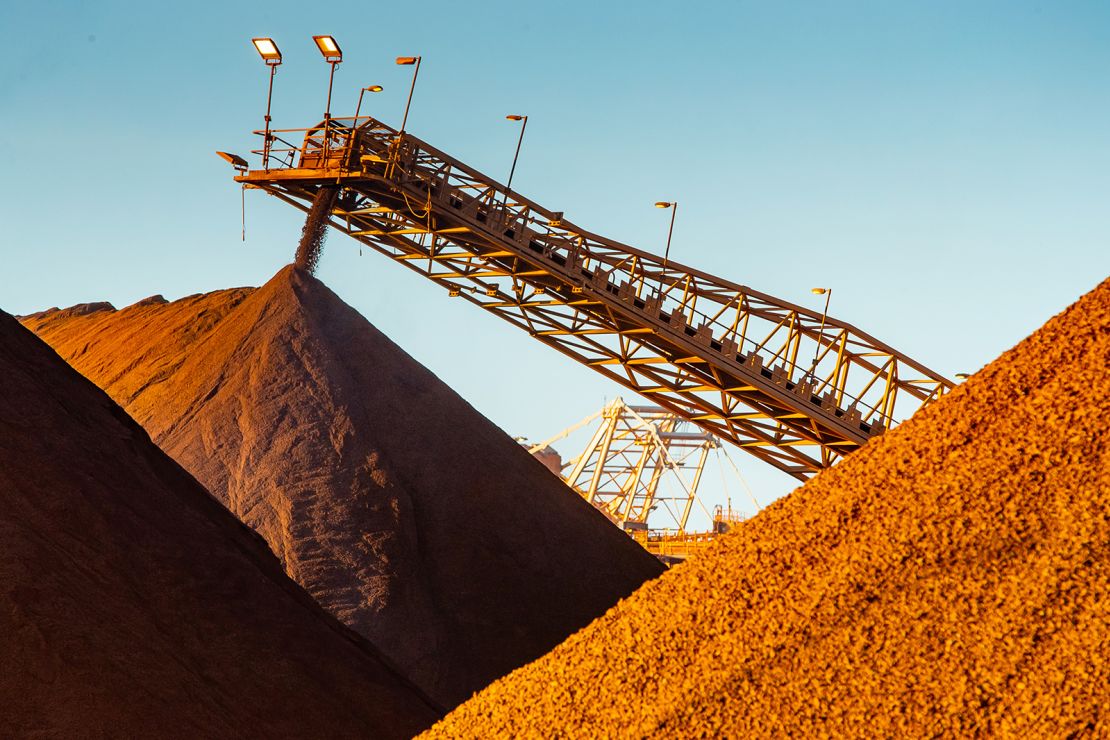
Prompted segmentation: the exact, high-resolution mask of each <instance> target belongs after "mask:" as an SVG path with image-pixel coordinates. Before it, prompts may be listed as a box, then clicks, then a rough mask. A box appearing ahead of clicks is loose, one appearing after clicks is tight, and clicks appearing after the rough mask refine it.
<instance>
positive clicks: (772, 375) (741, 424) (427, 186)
mask: <svg viewBox="0 0 1110 740" xmlns="http://www.w3.org/2000/svg"><path fill="white" fill-rule="evenodd" d="M274 133H276V135H277V136H279V137H282V136H284V137H286V138H278V139H277V140H276V143H275V145H274V146H270V147H268V151H267V152H266V158H265V159H264V161H263V166H262V168H261V169H257V170H253V171H250V172H246V173H244V174H242V175H241V176H239V177H237V178H236V180H237V181H239V182H242V183H244V184H245V185H246V186H248V187H256V188H261V189H263V190H265V191H267V192H268V193H270V194H272V195H274V196H276V197H278V198H280V199H282V200H284V201H286V202H287V203H290V204H291V205H294V206H296V207H298V208H300V209H302V210H306V211H307V209H308V208H309V205H310V204H311V202H312V199H313V196H314V195H315V193H316V191H317V189H318V188H319V187H320V186H321V185H324V184H333V185H339V186H340V188H341V194H340V196H339V198H338V200H337V202H336V205H335V208H334V210H333V212H332V216H331V225H332V226H333V227H335V228H336V229H339V230H340V231H343V232H345V233H347V234H349V235H350V236H352V237H353V238H355V239H357V240H359V241H360V242H362V243H363V244H365V245H366V246H368V247H370V248H372V249H374V250H376V251H378V252H380V253H381V254H383V255H385V256H386V257H389V258H390V259H392V260H394V261H396V262H399V263H400V264H402V265H404V266H406V267H408V268H409V269H411V270H414V271H416V272H419V273H420V274H422V275H424V276H425V277H427V278H429V279H431V280H433V281H435V282H436V283H438V284H440V285H441V286H443V288H444V289H445V290H446V291H448V293H449V294H450V295H451V296H457V297H460V298H462V299H463V300H466V301H468V302H470V303H473V304H475V305H477V306H479V307H481V308H483V309H485V310H486V311H489V312H490V313H493V314H495V315H496V316H499V317H500V318H502V319H504V320H506V321H508V322H510V323H512V324H513V325H515V326H517V327H519V328H520V329H521V330H523V331H526V332H528V333H529V334H530V335H531V336H533V337H535V338H536V339H537V340H539V341H541V342H543V343H545V344H547V345H549V346H551V347H553V348H554V349H556V350H558V351H560V352H562V353H563V354H565V355H567V356H569V357H571V358H573V359H574V360H576V361H578V362H580V363H582V364H584V365H586V366H588V367H591V368H593V369H594V370H596V371H597V372H599V373H601V374H602V375H604V376H606V377H607V378H609V379H611V380H613V381H614V382H616V383H618V384H620V385H622V386H624V387H626V388H628V389H630V390H632V391H635V392H636V393H639V394H640V395H642V396H644V397H645V398H647V399H649V400H650V401H651V403H652V404H655V405H658V406H660V407H663V408H664V409H666V410H668V411H670V412H672V413H674V414H677V415H678V416H680V417H681V418H683V419H688V420H690V421H692V422H693V423H695V424H697V425H698V426H700V427H701V428H702V429H704V430H705V431H707V432H709V433H711V434H713V435H715V436H717V437H719V438H721V439H724V440H727V441H729V442H731V443H732V444H734V445H736V446H738V447H740V448H741V449H743V450H745V451H747V452H749V453H751V454H752V455H754V456H756V457H758V458H759V459H761V460H763V461H765V462H767V463H770V464H771V465H774V466H775V467H777V468H779V469H780V470H783V471H785V472H787V473H789V474H790V475H793V476H795V477H797V478H799V479H803V480H804V479H805V478H807V477H808V476H810V475H812V474H814V473H816V472H818V471H820V470H821V469H823V468H825V467H828V466H829V465H831V464H833V463H834V462H835V461H836V460H837V459H838V458H839V457H841V456H842V455H844V454H847V453H848V452H851V451H852V450H854V449H856V448H858V447H859V446H860V445H862V444H863V443H865V442H866V441H867V440H868V439H869V438H870V437H873V436H875V435H878V434H881V433H882V432H883V431H884V430H885V429H887V428H889V427H890V426H892V425H893V424H895V423H897V422H898V421H900V420H901V419H904V418H906V417H907V416H909V415H910V414H912V413H913V412H914V411H916V410H917V409H918V408H919V407H920V406H922V405H924V404H927V403H929V402H931V401H933V400H935V399H936V398H938V397H939V396H940V395H941V394H943V393H944V392H946V391H947V390H948V389H950V388H951V383H950V382H949V381H948V380H946V379H945V378H943V377H942V376H940V375H939V374H937V373H935V372H933V371H931V370H929V369H928V368H927V367H925V366H924V365H922V364H920V363H918V362H916V361H914V360H913V359H911V358H909V357H907V356H905V355H903V354H901V353H900V352H898V351H896V350H895V349H893V348H892V347H890V346H888V345H886V344H884V343H882V342H880V341H879V340H877V339H875V338H874V337H871V336H869V335H868V334H865V333H864V332H861V331H860V330H859V329H857V328H855V327H854V326H852V325H850V324H847V323H844V322H842V321H838V320H836V319H835V318H831V317H829V318H826V319H824V320H822V316H821V314H819V313H817V312H815V311H812V310H809V309H806V308H804V307H802V306H798V305H795V304H793V303H789V302H787V301H783V300H780V299H778V298H775V297H773V296H770V295H767V294H765V293H760V292H758V291H755V290H752V289H750V288H748V287H745V286H743V285H740V284H737V283H733V282H731V281H728V280H725V279H722V278H719V277H716V276H713V275H710V274H708V273H704V272H701V271H699V270H696V269H694V268H691V267H687V266H685V265H682V264H679V263H677V262H674V261H664V260H663V258H661V257H659V256H657V255H654V254H651V253H650V252H646V251H644V250H640V249H636V248H634V247H630V246H627V245H625V244H621V243H619V242H616V241H613V240H611V239H606V238H605V237H602V236H599V235H597V234H594V233H591V232H589V231H587V230H585V229H582V228H580V227H578V226H576V225H575V224H573V223H571V222H570V221H569V220H568V219H566V218H564V216H563V214H562V213H558V212H554V211H550V210H548V209H546V208H544V207H543V206H541V205H539V204H538V203H535V202H533V201H531V200H529V199H528V198H525V197H523V196H521V195H520V194H519V193H517V192H515V191H509V190H507V189H506V188H505V187H504V186H503V185H501V184H500V183H499V182H497V181H496V180H494V179H493V178H490V177H488V176H486V175H484V174H482V173H481V172H479V171H478V170H476V169H474V168H472V167H469V166H467V165H466V164H464V163H462V162H460V161H459V160H457V159H455V158H453V157H451V156H449V155H448V154H446V153H444V152H442V151H440V150H438V149H436V148H434V147H432V146H430V145H429V144H427V143H425V142H423V141H421V140H420V139H418V138H416V137H414V136H412V135H410V134H408V133H406V134H404V135H403V136H399V135H398V132H397V131H395V130H394V129H392V128H390V127H388V126H386V125H385V124H383V123H381V122H380V121H377V120H375V119H373V118H369V117H360V118H358V119H357V120H356V119H351V118H345V119H330V120H329V121H325V122H323V123H321V124H319V125H317V126H314V127H312V128H309V129H297V130H286V131H278V132H274ZM287 138H292V139H297V140H299V143H297V144H292V143H288V142H287ZM278 144H285V146H284V147H283V146H278ZM258 153H259V154H261V153H262V152H261V150H260V151H259V152H258Z"/></svg>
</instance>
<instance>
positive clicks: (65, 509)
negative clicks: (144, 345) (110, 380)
mask: <svg viewBox="0 0 1110 740" xmlns="http://www.w3.org/2000/svg"><path fill="white" fill-rule="evenodd" d="M0 376H2V377H3V382H2V383H0V542H2V543H3V552H2V556H0V707H2V710H0V715H2V719H0V724H2V725H3V728H4V730H3V734H4V736H5V737H101V736H103V737H107V736H115V737H232V736H241V732H242V729H243V728H252V730H253V732H254V734H257V735H260V736H270V737H355V736H369V735H373V736H376V737H386V738H390V737H392V738H402V737H411V735H412V734H413V733H414V732H417V731H419V730H420V729H423V728H425V727H427V726H428V725H430V724H431V723H432V721H434V719H435V718H436V717H438V716H439V715H440V712H439V711H438V709H437V708H436V707H435V705H434V704H432V703H431V702H430V701H429V700H428V699H426V698H425V697H424V696H423V695H422V694H421V693H420V692H419V691H418V690H417V689H415V688H414V687H413V686H412V685H411V684H410V683H408V682H407V681H406V680H405V679H403V678H401V677H400V676H399V675H398V674H397V673H396V672H395V671H394V670H393V669H392V668H390V667H388V666H387V664H386V663H385V662H383V660H382V659H381V658H380V657H379V655H378V653H377V652H376V651H375V650H374V648H373V647H371V646H370V644H369V643H367V642H366V641H365V640H363V639H362V638H359V637H358V636H357V635H355V634H354V633H352V632H351V631H350V630H348V629H346V628H344V627H343V626H342V625H340V624H339V623H338V622H337V621H336V620H335V619H334V618H333V617H331V616H329V615H327V614H326V613H325V612H324V611H323V610H322V609H321V608H320V607H319V606H318V605H317V604H316V603H315V602H313V601H312V599H311V598H310V597H309V596H308V594H306V593H305V592H304V591H303V590H302V589H301V588H300V587H299V586H297V585H296V584H295V583H293V582H292V581H291V580H289V578H288V577H287V576H286V575H285V574H284V573H283V572H282V570H281V566H280V564H279V563H278V562H277V560H276V559H275V558H274V556H273V555H272V554H271V553H270V551H269V549H268V548H267V547H266V545H265V543H264V542H263V541H262V540H261V538H259V537H258V536H257V535H255V534H254V533H253V532H251V531H250V530H249V529H248V528H246V527H245V526H243V525H242V523H240V522H239V521H237V520H236V519H235V517H233V516H231V515H230V514H229V513H228V512H227V510H226V509H225V508H224V507H223V506H221V505H220V504H219V503H218V502H216V501H215V500H213V499H212V497H211V496H209V495H208V493H207V492H206V491H205V490H204V489H203V488H202V487H201V486H200V484H199V483H197V482H196V481H195V480H194V479H193V478H192V477H190V476H189V475H188V473H186V472H185V471H184V470H182V469H181V468H180V467H179V466H178V465H177V464H176V463H174V462H173V461H172V460H170V459H169V458H168V457H167V456H166V455H165V454H164V453H162V452H161V451H160V450H159V449H158V448H157V447H155V446H154V444H153V443H152V442H151V441H150V439H149V437H148V436H147V435H146V433H145V432H144V431H143V430H142V429H141V428H140V427H139V426H138V425H137V424H136V423H135V422H134V421H132V420H131V419H130V418H128V416H127V414H125V413H124V412H123V411H122V410H121V409H120V408H119V407H118V406H116V404H114V403H113V402H112V401H111V400H110V399H109V398H108V397H107V396H106V395H105V394H104V393H103V392H102V391H100V390H99V389H97V388H96V387H95V386H93V385H92V384H91V383H89V382H88V381H87V380H85V379H84V378H82V377H81V376H80V375H78V374H77V373H76V372H74V370H73V369H71V368H70V367H68V366H66V364H65V363H64V362H63V361H62V360H61V359H60V358H59V357H58V356H57V355H56V354H55V353H54V352H53V351H51V349H50V348H49V347H47V346H46V345H45V344H43V343H42V342H41V341H39V340H38V339H36V338H35V337H34V335H33V334H31V333H30V332H29V331H27V330H26V329H24V328H22V327H21V326H19V324H18V323H17V322H16V321H15V320H14V319H13V318H12V317H10V316H9V315H7V314H5V313H3V312H0Z"/></svg>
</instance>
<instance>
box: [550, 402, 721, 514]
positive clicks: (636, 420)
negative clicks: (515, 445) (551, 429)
mask: <svg viewBox="0 0 1110 740" xmlns="http://www.w3.org/2000/svg"><path fill="white" fill-rule="evenodd" d="M598 420H600V423H598V424H597V426H596V429H595V430H594V432H593V434H592V436H591V438H590V441H589V442H588V443H587V445H586V448H585V450H584V451H583V452H582V454H580V455H579V456H578V457H576V458H573V459H571V460H569V461H567V462H566V463H563V464H562V466H561V468H562V469H561V471H560V476H561V477H562V479H563V481H564V482H565V483H566V484H567V485H568V486H570V487H571V488H573V489H574V490H575V491H576V492H577V493H578V494H579V495H580V496H582V498H584V499H586V501H588V502H589V503H591V504H593V505H594V506H595V507H597V508H598V509H600V510H601V511H602V513H604V514H605V515H606V516H607V517H608V518H609V520H610V521H612V522H613V523H614V524H616V525H617V526H619V527H621V528H622V529H624V530H625V531H630V532H632V531H638V532H646V531H648V517H649V516H651V514H652V513H653V512H655V511H656V510H657V509H658V510H661V512H662V513H664V514H666V515H667V517H668V524H670V525H671V527H670V529H672V530H673V531H675V532H684V531H685V530H686V523H687V521H688V520H689V519H690V512H691V510H692V509H693V507H694V504H695V502H697V492H698V485H699V484H700V483H701V476H702V471H704V470H705V461H706V458H708V457H709V453H710V451H711V450H714V449H716V448H717V447H718V445H719V443H718V442H717V439H716V438H715V437H714V436H713V435H712V434H708V433H706V432H704V431H701V430H699V429H697V428H696V427H694V425H693V424H692V423H690V422H688V421H686V420H685V419H682V418H681V417H679V416H677V415H676V414H673V413H671V412H669V411H667V410H666V409H664V408H661V407H659V406H629V405H628V404H627V403H625V401H624V399H623V398H619V397H618V398H616V399H614V400H613V401H611V402H609V403H607V404H606V405H605V407H604V408H603V409H601V410H600V411H598V412H597V413H595V414H591V415H590V416H587V417H586V418H585V419H583V420H582V421H580V422H578V423H577V424H574V425H573V426H570V427H568V428H567V429H564V430H563V431H561V432H559V434H557V435H555V436H554V437H552V438H551V439H547V440H544V441H543V442H540V443H539V444H536V445H532V446H530V448H529V452H531V453H532V454H538V453H541V452H542V451H544V450H546V449H548V446H549V445H551V444H553V443H555V442H557V441H558V440H560V439H564V438H566V437H567V436H568V435H570V434H571V433H572V432H574V431H576V430H578V429H581V428H583V427H586V426H588V425H589V424H590V423H591V422H597V421H598ZM690 427H694V428H693V429H690ZM665 484H669V485H665Z"/></svg>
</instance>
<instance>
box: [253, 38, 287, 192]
mask: <svg viewBox="0 0 1110 740" xmlns="http://www.w3.org/2000/svg"><path fill="white" fill-rule="evenodd" d="M251 43H252V44H254V48H255V51H257V52H258V55H259V56H260V57H262V61H264V62H265V63H266V66H267V67H269V68H270V89H269V90H268V91H267V92H266V131H265V133H264V134H263V135H262V169H264V170H269V169H270V102H271V101H272V100H273V97H274V74H275V73H276V72H277V68H278V65H279V64H281V51H280V50H279V49H278V47H277V44H275V43H274V40H273V39H271V38H266V37H261V38H253V39H251Z"/></svg>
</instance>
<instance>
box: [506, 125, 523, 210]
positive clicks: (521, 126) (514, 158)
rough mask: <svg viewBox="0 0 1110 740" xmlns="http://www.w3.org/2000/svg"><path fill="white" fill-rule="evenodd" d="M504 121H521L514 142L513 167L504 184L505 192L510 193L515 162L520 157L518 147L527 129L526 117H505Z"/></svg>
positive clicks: (514, 172)
mask: <svg viewBox="0 0 1110 740" xmlns="http://www.w3.org/2000/svg"><path fill="white" fill-rule="evenodd" d="M505 120H506V121H521V124H520V136H519V137H517V140H516V153H515V154H514V155H513V166H512V168H511V169H510V170H509V182H508V183H506V184H505V190H506V191H511V190H512V189H513V175H514V174H516V161H517V159H518V158H519V157H520V145H521V143H523V142H524V130H525V129H526V128H528V116H515V115H514V116H505Z"/></svg>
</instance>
